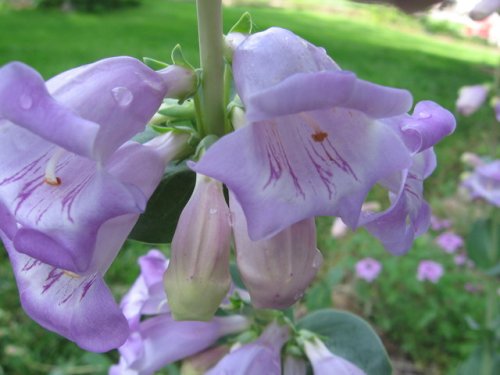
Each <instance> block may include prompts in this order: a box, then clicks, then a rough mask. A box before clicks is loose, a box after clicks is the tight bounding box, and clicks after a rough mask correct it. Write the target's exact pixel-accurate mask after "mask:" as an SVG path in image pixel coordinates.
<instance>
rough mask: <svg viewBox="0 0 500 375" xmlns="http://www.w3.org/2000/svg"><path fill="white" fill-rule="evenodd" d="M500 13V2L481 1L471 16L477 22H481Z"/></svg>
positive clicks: (493, 0) (492, 0)
mask: <svg viewBox="0 0 500 375" xmlns="http://www.w3.org/2000/svg"><path fill="white" fill-rule="evenodd" d="M498 11H500V0H481V1H480V2H479V3H477V4H476V5H475V6H474V8H473V9H472V10H471V12H470V13H469V16H470V18H472V19H473V20H475V21H481V20H483V19H485V18H486V17H488V16H489V15H490V14H492V13H495V12H498Z"/></svg>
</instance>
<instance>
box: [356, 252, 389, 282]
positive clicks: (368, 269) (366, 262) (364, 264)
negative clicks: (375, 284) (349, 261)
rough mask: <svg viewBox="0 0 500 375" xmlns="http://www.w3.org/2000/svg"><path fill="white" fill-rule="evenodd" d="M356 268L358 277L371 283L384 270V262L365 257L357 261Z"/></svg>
mask: <svg viewBox="0 0 500 375" xmlns="http://www.w3.org/2000/svg"><path fill="white" fill-rule="evenodd" d="M355 268H356V276H357V277H358V278H360V279H363V280H365V281H367V282H369V283H371V282H372V281H373V280H375V279H376V278H377V277H378V275H379V274H380V271H382V264H380V262H379V261H377V260H375V259H373V258H364V259H361V260H360V261H358V262H357V263H356V266H355Z"/></svg>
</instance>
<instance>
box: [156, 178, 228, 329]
mask: <svg viewBox="0 0 500 375" xmlns="http://www.w3.org/2000/svg"><path fill="white" fill-rule="evenodd" d="M230 243H231V226H230V221H229V209H228V207H227V204H226V201H225V200H224V194H223V193H222V184H221V183H219V182H218V181H215V180H213V179H211V178H209V177H206V176H204V175H201V174H199V175H197V178H196V186H195V188H194V191H193V195H192V196H191V198H190V200H189V201H188V203H187V204H186V207H184V210H183V211H182V213H181V216H180V218H179V222H178V224H177V228H176V230H175V234H174V238H173V239H172V254H171V259H170V264H169V267H168V269H167V272H166V273H165V277H164V283H165V289H166V292H167V297H168V302H169V305H170V309H171V311H172V314H173V316H174V318H175V319H178V320H203V321H206V320H209V319H211V318H212V316H213V315H214V313H215V311H216V310H217V308H218V306H219V305H220V303H221V301H222V300H223V298H224V297H225V296H226V294H227V292H228V290H229V287H230V285H231V278H230V274H229V252H230Z"/></svg>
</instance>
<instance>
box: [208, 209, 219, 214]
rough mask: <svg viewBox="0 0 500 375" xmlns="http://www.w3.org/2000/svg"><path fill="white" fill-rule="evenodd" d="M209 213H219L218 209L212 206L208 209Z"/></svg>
mask: <svg viewBox="0 0 500 375" xmlns="http://www.w3.org/2000/svg"><path fill="white" fill-rule="evenodd" d="M208 213H209V214H210V215H215V214H216V213H217V209H216V208H211V209H210V210H208Z"/></svg>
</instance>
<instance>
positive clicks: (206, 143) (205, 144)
mask: <svg viewBox="0 0 500 375" xmlns="http://www.w3.org/2000/svg"><path fill="white" fill-rule="evenodd" d="M218 139H219V137H217V136H216V135H214V134H210V135H207V136H206V137H205V138H203V139H202V140H201V141H200V143H198V147H197V148H196V152H195V153H194V157H193V158H194V160H200V159H201V157H202V156H203V154H204V153H205V151H206V150H208V148H209V147H210V146H212V145H213V144H214V143H215V142H217V141H218Z"/></svg>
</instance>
